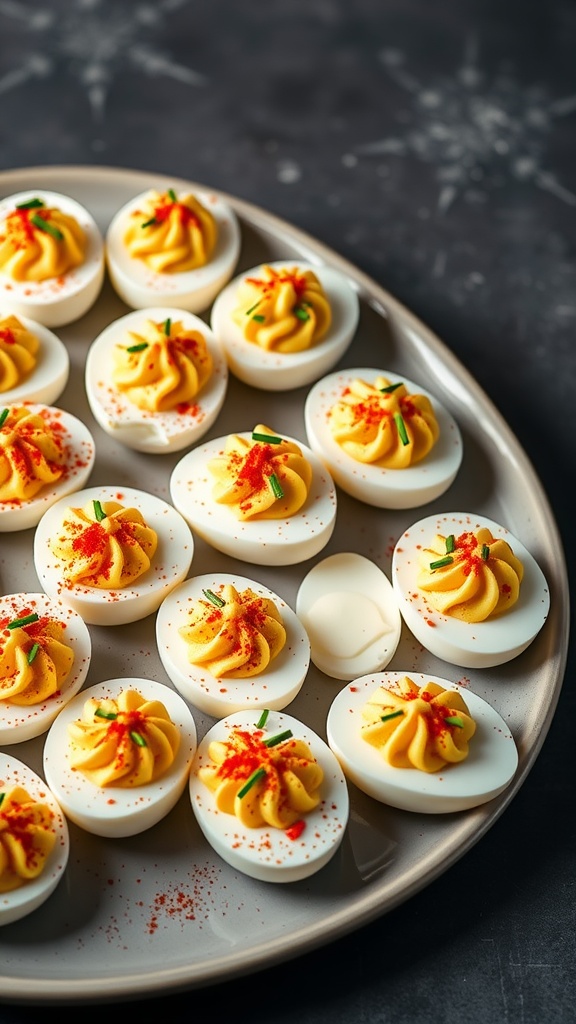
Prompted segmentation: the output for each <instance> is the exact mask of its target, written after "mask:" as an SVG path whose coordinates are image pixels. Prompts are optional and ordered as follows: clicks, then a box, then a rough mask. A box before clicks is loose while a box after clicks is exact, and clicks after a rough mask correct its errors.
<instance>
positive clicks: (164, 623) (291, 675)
mask: <svg viewBox="0 0 576 1024" xmlns="http://www.w3.org/2000/svg"><path fill="white" fill-rule="evenodd" d="M228 583H230V584H232V586H233V587H235V588H236V590H237V591H239V592H241V591H242V590H246V589H247V588H250V589H251V590H253V591H254V593H255V594H257V595H258V596H259V597H265V598H269V599H270V600H271V601H273V602H274V604H275V605H276V608H277V609H278V611H279V612H280V615H281V617H282V623H283V625H284V628H285V630H286V643H285V645H284V647H283V649H282V650H281V651H280V653H279V654H278V655H277V656H276V657H275V658H274V659H273V660H272V661H271V662H270V664H269V665H268V666H267V668H266V670H265V671H264V672H262V673H260V674H259V675H256V676H250V677H249V678H246V679H232V678H230V677H228V676H225V677H224V678H216V677H215V676H213V675H211V674H210V672H208V671H207V669H206V668H205V667H204V666H203V665H192V664H191V663H190V662H189V660H188V645H187V643H186V641H185V640H184V638H183V637H181V636H180V635H179V632H178V630H179V629H180V627H181V626H185V625H186V624H187V622H188V619H189V616H188V609H189V608H190V607H191V605H192V603H193V602H195V601H197V600H199V599H201V598H202V597H203V591H204V590H212V591H214V590H216V592H218V589H219V587H220V586H222V585H224V584H228ZM156 642H157V645H158V652H159V654H160V658H161V661H162V664H163V665H164V668H165V669H166V672H167V674H168V676H169V678H170V679H171V680H172V682H173V683H174V686H175V687H176V689H177V690H178V691H179V692H180V693H181V694H182V696H183V697H185V698H186V700H188V701H190V703H191V704H194V706H195V707H197V708H199V710H200V711H203V712H204V713H205V714H207V715H212V716H213V717H214V718H224V717H225V716H226V715H229V714H232V713H233V712H234V711H242V710H244V709H246V710H254V712H255V713H256V715H257V713H258V709H260V710H262V709H263V708H269V709H270V710H274V711H276V710H281V709H282V708H285V707H286V706H287V705H288V704H289V703H290V702H291V701H292V700H294V698H295V697H296V695H297V694H298V693H299V691H300V689H301V687H302V683H303V682H304V679H305V678H306V673H307V671H308V666H309V664H310V642H309V640H308V637H307V635H306V631H305V629H304V627H303V626H302V623H301V622H300V621H299V619H298V617H297V616H296V614H295V613H294V612H293V611H292V609H291V608H290V607H289V606H288V605H287V604H286V602H285V601H283V600H282V598H280V597H278V595H277V594H275V593H274V592H273V591H272V590H268V588H267V587H264V586H262V585H261V584H260V583H256V582H255V581H253V580H250V579H247V578H246V577H245V576H233V575H228V574H227V573H213V574H206V575H204V576H194V577H192V579H189V580H186V581H185V582H184V583H182V584H180V586H179V587H177V588H176V589H175V590H173V591H172V593H171V594H169V595H168V597H167V598H166V599H165V600H164V601H163V602H162V604H161V606H160V608H159V610H158V615H157V616H156Z"/></svg>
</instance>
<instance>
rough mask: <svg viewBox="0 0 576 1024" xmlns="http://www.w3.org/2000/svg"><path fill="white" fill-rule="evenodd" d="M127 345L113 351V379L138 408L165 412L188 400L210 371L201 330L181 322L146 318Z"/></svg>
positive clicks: (133, 332)
mask: <svg viewBox="0 0 576 1024" xmlns="http://www.w3.org/2000/svg"><path fill="white" fill-rule="evenodd" d="M129 334H130V344H129V345H127V346H123V345H117V346H116V349H115V351H114V363H115V365H114V369H113V373H112V380H113V382H114V384H115V386H116V387H117V388H118V390H119V391H121V392H122V393H123V394H124V395H126V398H127V399H128V400H129V401H130V402H132V403H133V404H134V405H136V406H137V407H138V408H139V409H146V410H148V411H149V412H166V411H168V410H171V409H176V408H177V407H178V406H179V405H185V404H186V403H189V402H191V401H192V400H193V399H194V398H195V397H196V396H197V394H198V392H199V391H200V390H201V389H202V388H203V387H204V384H205V383H206V381H207V380H208V379H209V377H210V374H211V373H212V366H213V362H212V356H211V354H210V351H209V349H208V346H207V344H206V339H205V337H204V335H203V334H201V333H200V331H189V330H185V329H184V327H183V326H182V322H181V321H178V322H177V323H174V324H173V323H172V322H171V321H170V320H166V321H164V322H163V323H154V322H153V321H152V320H149V321H148V323H147V325H146V327H145V328H144V330H143V331H142V333H141V334H137V333H136V332H135V331H130V332H129Z"/></svg>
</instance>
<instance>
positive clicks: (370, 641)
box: [296, 551, 402, 679]
mask: <svg viewBox="0 0 576 1024" xmlns="http://www.w3.org/2000/svg"><path fill="white" fill-rule="evenodd" d="M296 614H297V616H298V618H299V619H300V621H301V622H302V624H303V625H304V627H305V629H306V632H307V633H308V637H309V639H310V646H311V656H312V661H313V662H314V664H315V665H316V667H317V668H319V669H320V671H321V672H324V673H325V674H326V675H327V676H331V677H332V678H333V679H354V678H355V676H358V675H364V674H365V673H366V672H376V671H378V670H379V669H382V668H384V667H385V666H386V665H387V664H388V663H389V661H390V660H391V658H392V657H393V656H394V653H395V651H396V648H397V647H398V643H399V641H400V631H401V626H402V619H401V616H400V612H399V611H398V601H397V599H396V595H395V594H394V590H393V588H392V584H391V583H390V581H389V579H388V577H387V576H386V575H385V573H383V572H382V570H381V569H380V568H379V567H378V566H377V565H376V563H375V562H372V561H370V559H369V558H365V557H364V556H363V555H358V554H355V553H354V552H350V551H347V552H340V553H338V554H335V555H329V556H328V558H324V559H323V560H322V561H321V562H318V563H317V564H316V565H315V566H314V567H313V568H312V569H311V570H310V572H309V573H308V574H307V575H306V576H305V577H304V579H303V580H302V583H301V584H300V589H299V591H298V596H297V598H296Z"/></svg>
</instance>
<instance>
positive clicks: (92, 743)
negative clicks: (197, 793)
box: [44, 678, 196, 838]
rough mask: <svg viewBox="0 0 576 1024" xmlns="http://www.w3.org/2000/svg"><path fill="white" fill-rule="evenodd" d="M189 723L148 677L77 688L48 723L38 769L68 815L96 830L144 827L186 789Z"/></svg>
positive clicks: (173, 696)
mask: <svg viewBox="0 0 576 1024" xmlns="http://www.w3.org/2000/svg"><path fill="white" fill-rule="evenodd" d="M195 751H196V726H195V723H194V718H193V717H192V713H191V711H190V709H189V707H188V705H187V704H186V702H185V701H184V700H182V698H181V697H180V696H179V695H178V694H177V693H175V692H174V690H172V689H171V688H170V687H169V686H165V685H164V684H163V683H158V682H156V681H154V680H151V679H141V678H126V679H107V680H105V681H104V682H102V683H97V684H96V685H95V686H91V687H90V688H89V689H88V690H83V691H82V692H81V693H79V694H78V695H77V696H76V697H75V698H74V700H72V701H70V702H69V703H68V704H67V705H66V707H65V708H64V709H63V711H61V712H60V714H59V715H58V718H57V719H56V720H55V722H54V724H53V725H52V727H51V729H50V731H49V733H48V736H47V737H46V742H45V745H44V773H45V775H46V778H47V780H48V783H49V785H50V788H51V789H52V792H53V793H54V795H55V796H56V798H57V800H58V802H59V804H60V806H61V807H62V810H63V811H64V813H65V814H66V816H67V817H68V818H69V819H70V821H73V822H75V824H76V825H78V826H79V827H80V828H82V829H84V830H85V831H86V832H91V833H93V834H94V835H98V836H109V837H111V838H122V837H124V836H133V835H137V834H138V833H140V832H144V831H145V830H146V829H149V828H152V826H153V825H155V824H156V823H157V822H158V821H160V820H161V819H162V818H164V817H166V815H167V814H168V812H169V811H171V810H172V808H173V807H174V805H175V804H176V803H177V801H178V800H179V798H180V796H181V795H182V793H183V792H184V790H185V789H186V783H187V781H188V774H189V771H190V765H191V763H192V759H193V757H194V753H195Z"/></svg>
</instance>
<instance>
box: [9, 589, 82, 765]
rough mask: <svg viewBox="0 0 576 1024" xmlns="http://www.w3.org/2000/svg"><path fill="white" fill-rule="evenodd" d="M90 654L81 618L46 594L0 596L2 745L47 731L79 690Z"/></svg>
mask: <svg viewBox="0 0 576 1024" xmlns="http://www.w3.org/2000/svg"><path fill="white" fill-rule="evenodd" d="M91 652H92V642H91V639H90V633H89V632H88V628H87V626H86V624H85V623H84V621H83V620H82V619H81V618H80V616H79V615H78V614H77V613H76V612H75V611H73V610H72V608H67V607H66V606H65V605H63V604H62V603H61V602H59V601H54V600H53V599H52V598H50V597H48V596H47V595H46V594H6V595H5V596H4V597H0V744H4V745H6V746H7V745H9V744H12V743H23V742H24V741H25V740H30V739H32V738H33V737H35V736H40V735H42V733H44V732H46V731H47V730H48V729H49V728H50V726H51V724H52V722H53V721H54V719H55V718H56V715H57V714H59V712H60V711H61V710H62V708H63V707H64V705H65V704H66V703H67V702H68V701H69V700H71V699H72V697H74V696H75V694H77V693H78V691H79V690H80V688H81V686H82V684H83V683H84V680H85V679H86V675H87V672H88V669H89V667H90V658H91Z"/></svg>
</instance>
